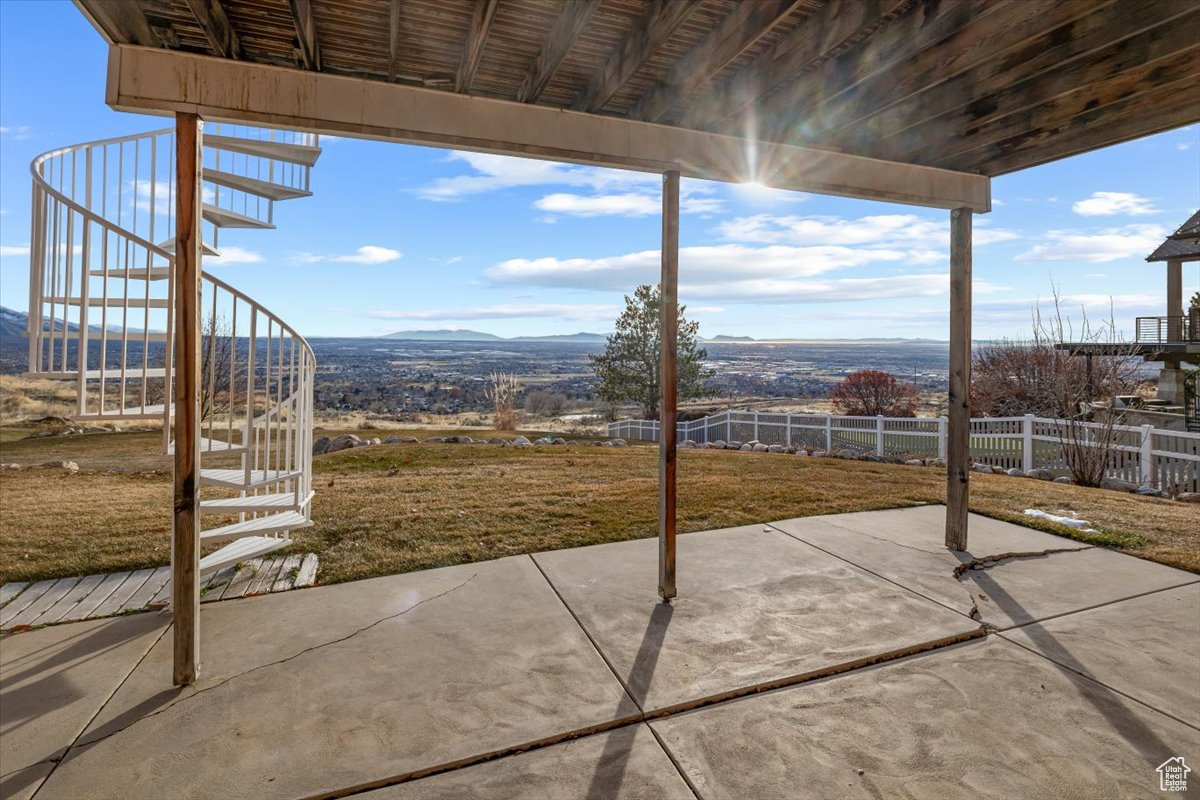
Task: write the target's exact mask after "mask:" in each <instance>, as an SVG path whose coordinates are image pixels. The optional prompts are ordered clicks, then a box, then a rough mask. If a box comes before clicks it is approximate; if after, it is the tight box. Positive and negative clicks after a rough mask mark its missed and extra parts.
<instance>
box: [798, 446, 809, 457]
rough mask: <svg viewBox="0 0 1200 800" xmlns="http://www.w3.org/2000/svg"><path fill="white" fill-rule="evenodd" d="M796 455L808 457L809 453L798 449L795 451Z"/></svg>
mask: <svg viewBox="0 0 1200 800" xmlns="http://www.w3.org/2000/svg"><path fill="white" fill-rule="evenodd" d="M796 455H798V456H808V455H810V453H809V452H808V451H807V450H805V449H804V448H803V447H802V448H800V449H799V450H797V451H796Z"/></svg>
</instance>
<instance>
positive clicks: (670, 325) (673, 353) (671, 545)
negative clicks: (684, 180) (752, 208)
mask: <svg viewBox="0 0 1200 800" xmlns="http://www.w3.org/2000/svg"><path fill="white" fill-rule="evenodd" d="M662 187H663V188H662V204H663V208H662V278H661V280H660V282H659V285H658V289H659V297H660V301H661V303H660V308H659V322H658V329H659V330H658V341H659V367H658V393H659V404H658V433H659V435H658V594H659V596H660V597H662V599H663V600H666V601H670V600H671V598H673V597H674V596H675V523H676V513H675V511H676V502H675V500H676V497H675V483H676V482H675V467H676V456H677V455H678V450H677V444H678V443H677V441H676V439H677V438H678V437H677V431H676V430H675V411H676V404H677V400H678V398H677V397H676V394H677V392H678V389H679V372H678V369H677V366H678V365H677V364H676V360H677V355H678V350H679V173H678V172H677V171H675V170H668V171H667V172H664V173H663V184H662Z"/></svg>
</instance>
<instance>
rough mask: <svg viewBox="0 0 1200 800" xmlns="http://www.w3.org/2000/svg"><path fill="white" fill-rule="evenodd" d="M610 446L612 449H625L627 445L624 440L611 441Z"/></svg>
mask: <svg viewBox="0 0 1200 800" xmlns="http://www.w3.org/2000/svg"><path fill="white" fill-rule="evenodd" d="M612 446H613V447H627V446H628V443H627V442H626V441H625V440H624V439H613V440H612Z"/></svg>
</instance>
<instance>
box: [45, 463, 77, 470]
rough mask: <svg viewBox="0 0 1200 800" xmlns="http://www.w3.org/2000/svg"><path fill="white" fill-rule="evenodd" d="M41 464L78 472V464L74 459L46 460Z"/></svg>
mask: <svg viewBox="0 0 1200 800" xmlns="http://www.w3.org/2000/svg"><path fill="white" fill-rule="evenodd" d="M42 466H43V467H51V468H53V469H65V470H66V471H67V472H79V465H78V464H76V463H75V462H74V461H47V462H45V463H44V464H42Z"/></svg>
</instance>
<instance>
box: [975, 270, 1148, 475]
mask: <svg viewBox="0 0 1200 800" xmlns="http://www.w3.org/2000/svg"><path fill="white" fill-rule="evenodd" d="M1089 351H1091V352H1090V354H1089ZM973 361H974V363H973V365H972V369H971V409H972V412H973V413H977V414H983V415H987V416H1005V417H1009V416H1021V415H1023V414H1034V415H1036V416H1040V417H1051V418H1054V419H1061V420H1063V422H1062V423H1060V424H1059V425H1058V426H1057V434H1056V435H1057V438H1058V440H1059V446H1060V448H1061V450H1062V454H1063V459H1064V461H1065V463H1066V465H1067V469H1068V470H1069V471H1070V473H1071V477H1072V478H1073V479H1074V480H1075V482H1076V483H1078V484H1080V485H1083V486H1099V485H1100V484H1101V483H1102V482H1103V481H1104V478H1105V477H1106V475H1107V472H1108V470H1109V468H1110V465H1111V464H1112V461H1113V448H1114V447H1115V446H1116V445H1117V444H1118V443H1119V440H1120V438H1121V435H1122V431H1121V430H1119V426H1120V424H1121V422H1122V421H1123V415H1122V413H1121V412H1120V411H1119V410H1118V409H1117V408H1116V407H1115V405H1114V404H1113V403H1112V400H1113V398H1115V397H1117V396H1118V395H1129V394H1134V393H1135V392H1136V390H1137V388H1138V383H1139V378H1138V367H1139V359H1138V358H1137V356H1136V348H1135V346H1134V345H1130V344H1126V343H1124V342H1122V340H1121V337H1120V335H1119V332H1118V330H1117V327H1116V324H1115V322H1114V321H1113V318H1112V315H1111V311H1110V317H1109V319H1108V321H1106V322H1103V323H1100V324H1093V323H1092V322H1091V320H1089V318H1088V316H1087V313H1086V311H1083V310H1082V309H1081V312H1080V316H1079V324H1078V325H1076V324H1074V323H1073V322H1072V321H1071V319H1070V318H1069V317H1067V316H1066V315H1065V314H1064V313H1063V308H1062V301H1061V297H1060V296H1059V294H1058V291H1057V290H1055V293H1054V300H1053V309H1052V311H1051V313H1050V314H1049V315H1048V316H1043V315H1042V313H1041V309H1040V308H1035V309H1034V311H1033V337H1032V339H1030V340H1028V341H1003V342H999V343H995V344H989V345H985V346H983V347H980V348H979V349H978V350H976V352H975V356H974V359H973Z"/></svg>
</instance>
